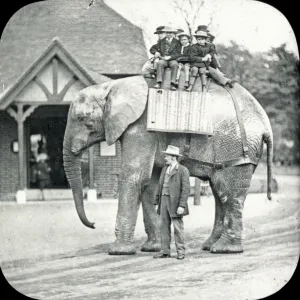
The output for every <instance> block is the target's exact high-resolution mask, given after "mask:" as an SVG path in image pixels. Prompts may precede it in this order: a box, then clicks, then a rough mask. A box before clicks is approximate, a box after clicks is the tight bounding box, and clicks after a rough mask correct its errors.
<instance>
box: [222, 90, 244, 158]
mask: <svg viewBox="0 0 300 300" xmlns="http://www.w3.org/2000/svg"><path fill="white" fill-rule="evenodd" d="M224 88H225V89H226V90H227V92H228V93H229V94H230V96H231V98H232V101H233V104H234V107H235V111H236V116H237V119H238V122H239V126H240V131H241V138H242V144H243V154H244V156H245V157H248V156H249V153H248V152H249V148H248V145H247V135H246V131H245V127H244V122H243V119H242V114H241V111H240V107H239V104H238V103H237V101H236V97H235V95H234V93H232V91H231V90H230V88H229V87H227V86H224Z"/></svg>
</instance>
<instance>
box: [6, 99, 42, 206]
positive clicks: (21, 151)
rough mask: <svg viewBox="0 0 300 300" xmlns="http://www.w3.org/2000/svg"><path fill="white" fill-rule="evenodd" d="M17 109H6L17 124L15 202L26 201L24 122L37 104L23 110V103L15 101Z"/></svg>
mask: <svg viewBox="0 0 300 300" xmlns="http://www.w3.org/2000/svg"><path fill="white" fill-rule="evenodd" d="M16 105H17V111H15V110H14V109H13V108H12V107H9V108H8V109H7V112H8V114H9V115H10V116H11V117H13V118H14V119H15V121H16V122H17V124H18V157H19V186H18V191H17V194H16V200H17V203H25V202H26V190H25V189H26V186H25V168H26V166H25V147H24V122H25V120H26V118H27V117H29V116H30V114H32V113H33V111H34V110H35V109H36V107H37V106H35V105H32V106H30V107H29V108H28V109H27V110H26V111H25V112H24V111H23V108H24V104H23V103H17V104H16Z"/></svg>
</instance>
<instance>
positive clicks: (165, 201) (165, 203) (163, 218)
mask: <svg viewBox="0 0 300 300" xmlns="http://www.w3.org/2000/svg"><path fill="white" fill-rule="evenodd" d="M169 204H170V196H166V195H163V196H162V199H161V206H160V235H161V251H160V252H161V253H164V254H170V253H171V223H173V228H174V239H175V246H176V250H177V253H178V254H185V246H184V226H183V220H182V217H175V218H174V217H171V216H170V213H169V207H170V206H169Z"/></svg>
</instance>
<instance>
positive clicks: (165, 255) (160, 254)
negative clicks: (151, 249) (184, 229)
mask: <svg viewBox="0 0 300 300" xmlns="http://www.w3.org/2000/svg"><path fill="white" fill-rule="evenodd" d="M169 257H171V255H170V254H164V253H158V254H156V255H154V256H153V258H169Z"/></svg>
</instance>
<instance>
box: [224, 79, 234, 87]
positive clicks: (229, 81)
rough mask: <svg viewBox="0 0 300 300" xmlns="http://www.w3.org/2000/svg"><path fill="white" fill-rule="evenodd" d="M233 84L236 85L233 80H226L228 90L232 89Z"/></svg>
mask: <svg viewBox="0 0 300 300" xmlns="http://www.w3.org/2000/svg"><path fill="white" fill-rule="evenodd" d="M235 83H236V81H235V80H228V81H227V82H226V85H228V86H229V87H230V88H233V87H234V84H235Z"/></svg>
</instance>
